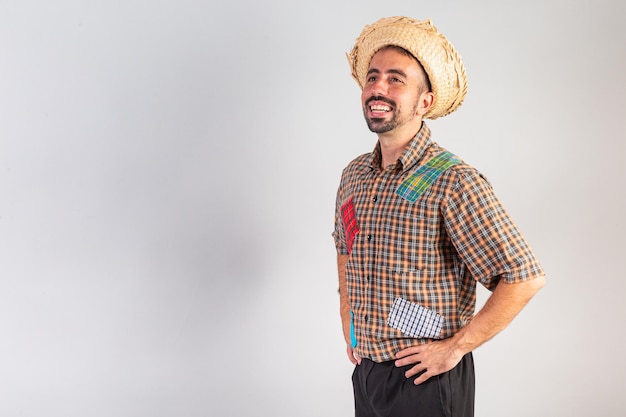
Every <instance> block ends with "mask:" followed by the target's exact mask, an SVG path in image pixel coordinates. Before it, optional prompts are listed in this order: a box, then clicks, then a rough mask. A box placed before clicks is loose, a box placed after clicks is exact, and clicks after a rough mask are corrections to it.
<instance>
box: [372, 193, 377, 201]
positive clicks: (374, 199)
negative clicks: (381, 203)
mask: <svg viewBox="0 0 626 417" xmlns="http://www.w3.org/2000/svg"><path fill="white" fill-rule="evenodd" d="M372 201H373V202H374V203H375V202H377V201H378V196H376V195H375V196H374V197H372Z"/></svg>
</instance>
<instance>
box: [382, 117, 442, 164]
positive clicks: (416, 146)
mask: <svg viewBox="0 0 626 417" xmlns="http://www.w3.org/2000/svg"><path fill="white" fill-rule="evenodd" d="M431 144H432V141H431V139H430V128H429V127H428V126H427V125H426V122H422V128H421V129H420V130H419V132H417V134H416V135H415V137H413V139H411V141H410V142H409V144H408V145H407V147H406V149H405V150H404V152H403V153H402V155H400V158H398V160H397V161H396V168H397V169H400V170H401V171H406V170H408V169H410V168H411V167H413V166H414V165H415V164H417V163H418V162H419V161H420V160H421V159H422V157H423V156H424V153H425V152H426V149H428V148H429V147H430V145H431ZM381 160H382V154H381V152H380V143H379V142H376V147H375V148H374V151H373V152H372V162H371V164H372V168H374V169H380V164H381Z"/></svg>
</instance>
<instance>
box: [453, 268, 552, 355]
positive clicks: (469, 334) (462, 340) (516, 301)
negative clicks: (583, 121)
mask: <svg viewBox="0 0 626 417" xmlns="http://www.w3.org/2000/svg"><path fill="white" fill-rule="evenodd" d="M544 284H545V277H543V276H542V277H539V278H535V279H532V280H529V281H524V282H520V283H515V284H509V283H506V282H504V281H501V282H500V283H499V284H498V286H497V287H496V289H495V290H494V291H493V294H491V296H490V297H489V299H488V300H487V302H486V303H485V305H484V306H483V308H482V309H481V310H480V311H479V312H478V313H477V314H476V316H475V317H474V318H473V319H472V321H471V322H470V323H469V324H468V325H467V326H465V327H464V328H463V329H461V330H460V331H459V332H458V333H457V334H455V335H454V336H453V337H452V338H451V339H452V340H451V341H453V342H454V346H455V349H457V350H458V351H459V352H460V354H461V355H464V354H466V353H468V352H471V351H473V350H474V349H476V348H477V347H479V346H480V345H482V344H483V343H485V342H487V341H488V340H490V339H491V338H493V337H494V336H495V335H497V334H498V333H499V332H500V331H502V330H503V329H504V328H505V327H507V326H508V325H509V324H510V323H511V321H513V319H514V318H515V316H517V314H518V313H519V312H520V311H521V310H522V308H524V306H525V305H526V304H527V303H528V302H529V301H530V299H531V298H532V297H533V296H534V295H535V294H536V293H537V291H539V290H540V289H541V288H542V287H543V286H544Z"/></svg>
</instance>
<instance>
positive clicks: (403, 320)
mask: <svg viewBox="0 0 626 417" xmlns="http://www.w3.org/2000/svg"><path fill="white" fill-rule="evenodd" d="M443 322H444V318H443V316H440V315H439V314H437V313H435V312H434V311H432V310H429V309H427V308H424V307H422V306H421V305H419V304H415V303H412V302H410V301H407V300H405V299H403V298H396V299H395V301H394V302H393V306H392V307H391V311H390V312H389V318H387V324H388V325H390V326H391V327H393V328H394V329H398V330H400V331H401V332H402V333H404V334H406V335H408V336H411V337H417V338H427V339H440V338H441V329H442V327H443Z"/></svg>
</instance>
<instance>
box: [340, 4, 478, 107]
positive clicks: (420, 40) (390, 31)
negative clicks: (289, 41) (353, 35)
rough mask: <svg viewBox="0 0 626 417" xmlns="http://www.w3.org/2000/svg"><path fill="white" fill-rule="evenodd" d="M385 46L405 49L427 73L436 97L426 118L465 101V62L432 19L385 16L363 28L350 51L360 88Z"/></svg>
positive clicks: (353, 70) (353, 75)
mask: <svg viewBox="0 0 626 417" xmlns="http://www.w3.org/2000/svg"><path fill="white" fill-rule="evenodd" d="M385 46H399V47H401V48H403V49H406V50H407V51H409V52H410V53H411V54H412V55H413V56H414V57H415V58H416V59H417V60H418V61H419V62H420V64H421V65H422V67H423V68H424V71H426V74H428V78H429V80H430V84H431V87H432V91H433V95H434V101H433V105H432V106H431V108H430V109H429V111H428V112H427V113H426V114H425V115H424V118H427V119H436V118H438V117H442V116H446V115H448V114H450V113H452V112H453V111H455V110H456V109H457V108H458V107H459V106H460V105H461V104H462V103H463V100H464V99H465V95H466V94H467V74H466V72H465V66H464V65H463V62H462V61H461V57H460V55H459V54H458V52H457V51H456V50H455V49H454V47H453V46H452V44H451V43H450V42H449V41H448V40H447V39H446V37H445V36H444V35H443V34H441V33H440V32H439V31H438V30H437V28H435V26H434V25H433V23H432V21H431V20H430V19H427V20H421V21H420V20H416V19H412V18H409V17H404V16H394V17H386V18H382V19H380V20H377V21H376V22H374V23H372V24H370V25H366V26H365V27H364V28H363V30H362V32H361V34H360V35H359V37H358V38H357V39H356V42H355V44H354V47H353V48H352V51H351V52H350V53H349V54H348V61H349V63H350V68H351V71H352V77H353V78H354V79H355V80H356V82H357V83H358V84H359V87H361V89H363V87H364V86H365V79H366V76H367V71H368V70H369V65H370V62H371V60H372V57H373V56H374V54H376V52H378V51H379V50H380V49H382V48H383V47H385Z"/></svg>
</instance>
